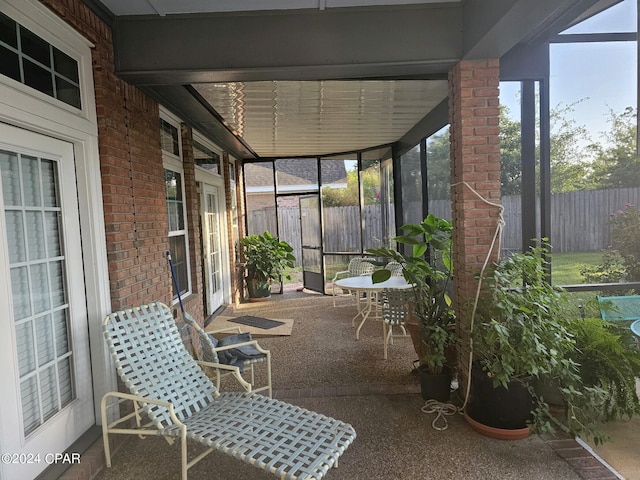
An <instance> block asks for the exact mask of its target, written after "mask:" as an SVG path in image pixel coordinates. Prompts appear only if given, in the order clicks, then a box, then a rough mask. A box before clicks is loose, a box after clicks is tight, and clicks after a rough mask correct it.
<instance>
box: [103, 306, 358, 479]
mask: <svg viewBox="0 0 640 480" xmlns="http://www.w3.org/2000/svg"><path fill="white" fill-rule="evenodd" d="M103 332H104V336H105V339H106V342H107V346H108V348H109V352H110V353H111V357H112V359H113V361H114V363H115V366H116V371H117V373H118V375H119V376H120V378H121V380H122V381H123V383H124V385H125V386H126V387H127V388H128V389H129V390H130V392H131V393H123V392H109V393H107V394H106V395H105V396H104V397H103V399H102V403H101V414H102V434H103V441H104V449H105V456H106V461H107V466H111V455H110V450H109V434H128V435H142V436H146V435H158V436H163V437H164V438H166V439H167V441H168V442H169V443H173V442H174V441H175V440H179V443H180V448H181V459H182V460H181V474H182V479H183V480H186V479H187V471H188V469H189V468H190V467H192V466H193V465H194V464H195V463H197V462H198V461H200V460H201V459H202V458H204V457H205V456H206V455H208V454H209V453H211V452H212V451H214V450H218V451H220V452H223V453H226V454H227V455H230V456H232V457H234V458H236V459H238V460H242V461H244V462H246V463H248V464H250V465H253V466H255V467H258V468H261V469H263V470H265V471H267V472H270V473H272V474H274V475H276V476H277V477H278V478H280V479H288V480H293V479H299V478H300V479H303V478H304V479H320V478H322V477H323V476H324V475H325V474H326V473H327V472H328V471H329V469H330V468H332V467H336V466H337V464H338V458H339V457H340V455H342V454H343V453H344V451H345V449H346V448H347V447H348V446H349V445H350V444H351V443H352V442H353V440H354V439H355V437H356V433H355V430H354V429H353V427H352V426H351V425H349V424H347V423H344V422H341V421H339V420H335V419H333V418H329V417H326V416H324V415H321V414H319V413H315V412H311V411H309V410H306V409H304V408H300V407H297V406H294V405H291V404H289V403H285V402H282V401H279V400H274V399H271V398H268V397H266V396H264V395H260V394H256V393H247V392H224V393H220V392H218V390H217V389H216V387H215V386H214V384H213V383H212V382H211V380H210V379H209V377H207V375H206V374H205V373H204V371H203V370H202V368H201V367H200V366H199V365H198V363H197V362H196V361H195V360H194V358H193V357H192V356H191V354H190V353H189V352H188V351H187V349H186V348H185V346H184V343H183V342H182V338H181V336H180V332H179V330H178V327H177V326H176V323H175V321H174V319H173V316H172V315H171V311H170V310H169V308H168V307H167V306H166V305H163V304H161V303H159V302H158V303H152V304H148V305H143V306H141V307H136V308H133V309H127V310H122V311H119V312H115V313H112V314H110V315H108V316H107V317H106V318H105V320H104V322H103ZM114 400H115V401H114ZM123 401H132V402H133V412H132V413H130V414H128V415H125V416H123V417H122V418H120V419H118V420H115V421H113V422H112V423H109V422H108V418H107V417H108V410H109V409H110V408H113V407H116V408H115V409H114V410H113V411H114V412H117V411H118V408H117V406H118V405H120V403H121V402H123ZM145 417H146V418H148V422H146V420H145V421H144V422H145V423H144V424H143V418H145ZM133 421H135V422H133ZM130 423H135V425H132V426H131V425H130ZM187 439H189V440H192V441H195V442H197V443H199V444H201V445H203V446H205V447H207V449H206V450H205V451H204V452H203V453H201V454H199V455H197V456H196V457H195V458H193V459H191V460H188V456H187Z"/></svg>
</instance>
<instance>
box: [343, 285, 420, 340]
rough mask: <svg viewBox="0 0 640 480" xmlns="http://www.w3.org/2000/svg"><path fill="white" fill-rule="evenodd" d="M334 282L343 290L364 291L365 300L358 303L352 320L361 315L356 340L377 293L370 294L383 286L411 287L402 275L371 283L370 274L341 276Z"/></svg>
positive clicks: (383, 287) (382, 288) (357, 292)
mask: <svg viewBox="0 0 640 480" xmlns="http://www.w3.org/2000/svg"><path fill="white" fill-rule="evenodd" d="M335 284H336V286H338V287H340V288H343V289H345V290H351V291H353V292H356V294H357V295H359V294H360V293H364V294H366V296H367V301H366V302H361V303H358V313H357V314H356V316H355V317H353V319H354V320H355V319H356V318H358V316H361V317H362V320H361V321H360V324H359V325H358V328H357V329H356V340H359V339H360V329H361V328H362V326H363V325H364V322H366V321H367V318H369V315H370V314H371V310H372V308H373V305H374V303H375V300H376V298H377V295H372V294H374V293H377V292H380V291H382V290H384V289H385V288H412V285H411V284H409V283H407V281H406V280H405V279H404V277H391V278H390V279H389V280H386V281H384V282H380V283H373V280H371V276H370V275H362V276H359V277H348V278H342V279H340V280H336V282H335Z"/></svg>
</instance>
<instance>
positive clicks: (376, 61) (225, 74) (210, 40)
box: [114, 3, 462, 85]
mask: <svg viewBox="0 0 640 480" xmlns="http://www.w3.org/2000/svg"><path fill="white" fill-rule="evenodd" d="M114 43H115V49H116V70H117V73H118V75H119V76H120V77H122V78H123V79H125V80H127V81H129V82H130V83H133V84H137V85H159V84H165V85H167V84H174V85H175V84H188V83H200V82H228V81H252V80H317V79H325V80H326V79H352V78H399V77H413V78H419V77H421V78H434V77H438V78H442V77H443V75H446V73H447V72H448V70H449V69H450V68H451V66H453V65H454V64H455V63H456V62H457V61H458V60H459V59H460V55H461V53H462V37H461V9H460V6H459V4H458V3H452V4H448V3H445V4H437V5H419V6H417V5H410V6H401V7H400V6H395V7H393V8H388V7H387V8H367V9H335V10H334V9H331V10H324V11H318V10H303V11H278V12H268V13H265V12H251V13H241V14H238V13H235V14H209V15H207V14H199V15H168V16H164V17H158V16H132V17H117V18H116V20H115V24H114Z"/></svg>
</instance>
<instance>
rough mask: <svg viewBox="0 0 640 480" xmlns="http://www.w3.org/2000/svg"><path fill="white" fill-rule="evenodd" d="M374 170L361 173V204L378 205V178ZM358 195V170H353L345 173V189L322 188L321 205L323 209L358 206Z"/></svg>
mask: <svg viewBox="0 0 640 480" xmlns="http://www.w3.org/2000/svg"><path fill="white" fill-rule="evenodd" d="M374 170H375V169H374ZM374 170H366V171H364V172H362V190H363V195H364V197H363V203H364V204H365V205H376V204H379V203H380V176H379V175H378V173H377V171H374ZM359 195H360V185H359V183H358V170H357V169H353V170H350V171H349V172H347V186H346V188H332V187H330V186H325V187H323V188H322V204H323V205H324V206H325V207H345V206H349V205H359V202H358V198H359Z"/></svg>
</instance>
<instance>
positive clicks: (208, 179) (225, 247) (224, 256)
mask: <svg viewBox="0 0 640 480" xmlns="http://www.w3.org/2000/svg"><path fill="white" fill-rule="evenodd" d="M195 170H196V182H199V183H200V191H199V194H200V210H201V211H200V219H201V222H200V224H201V225H202V228H203V230H204V229H205V228H206V222H205V219H204V217H203V212H204V205H205V204H204V201H205V198H206V197H205V191H206V185H211V186H213V187H216V188H217V189H218V218H219V222H220V227H221V228H220V243H221V249H220V261H221V263H222V265H221V271H222V303H223V304H229V303H231V274H230V273H229V262H230V259H229V232H228V231H227V209H226V201H225V198H226V192H225V189H224V179H223V178H222V177H220V176H218V175H213V174H211V173H209V172H208V171H207V170H205V169H204V168H200V167H198V166H196V169H195ZM204 234H205V232H204V231H203V232H201V238H202V239H203V240H202V241H203V245H204ZM203 275H205V276H206V273H204V272H203ZM203 280H204V281H206V278H203ZM205 285H206V284H205ZM207 295H208V290H207ZM206 300H207V302H208V301H209V299H208V298H207V299H206Z"/></svg>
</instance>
